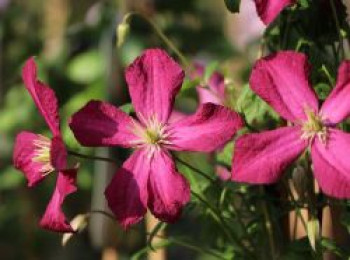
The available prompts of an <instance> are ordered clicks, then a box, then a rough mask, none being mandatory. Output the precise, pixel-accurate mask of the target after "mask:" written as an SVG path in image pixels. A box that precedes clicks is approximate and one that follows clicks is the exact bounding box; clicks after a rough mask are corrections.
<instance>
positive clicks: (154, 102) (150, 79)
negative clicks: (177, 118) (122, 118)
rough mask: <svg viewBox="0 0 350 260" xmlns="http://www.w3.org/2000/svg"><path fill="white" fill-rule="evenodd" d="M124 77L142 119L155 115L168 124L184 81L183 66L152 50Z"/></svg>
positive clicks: (158, 51) (165, 54)
mask: <svg viewBox="0 0 350 260" xmlns="http://www.w3.org/2000/svg"><path fill="white" fill-rule="evenodd" d="M125 76H126V81H127V83H128V85H129V92H130V96H131V100H132V103H133V105H134V107H135V111H136V112H137V114H138V115H140V120H143V119H144V118H145V119H147V118H150V117H152V116H156V117H157V118H158V121H159V122H166V121H167V119H168V117H169V115H170V113H171V110H172V107H173V103H174V98H175V95H176V94H177V92H178V91H179V89H180V87H181V84H182V81H183V78H184V72H183V70H182V69H181V67H180V66H179V65H178V64H177V63H176V62H175V61H174V60H173V59H172V58H171V57H169V55H168V54H167V53H166V52H165V51H163V50H160V49H149V50H146V51H145V52H144V53H143V55H142V56H140V57H139V58H137V59H136V60H135V61H134V62H133V63H132V64H131V65H130V66H129V67H128V68H127V70H126V74H125Z"/></svg>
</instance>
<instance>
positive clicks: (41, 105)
mask: <svg viewBox="0 0 350 260" xmlns="http://www.w3.org/2000/svg"><path fill="white" fill-rule="evenodd" d="M22 79H23V82H24V85H25V87H26V88H27V90H28V91H29V93H30V95H31V96H32V98H33V100H34V102H35V104H36V106H37V107H38V109H39V112H40V113H41V114H42V116H43V117H44V119H45V121H46V123H47V124H48V126H49V128H50V130H51V131H52V133H53V134H54V135H59V133H60V130H59V115H58V102H57V98H56V95H55V92H54V91H53V90H52V89H51V88H50V87H49V86H46V85H45V84H44V83H42V82H41V81H39V80H38V79H37V69H36V64H35V61H34V58H33V57H32V58H30V59H28V60H27V61H26V63H25V65H24V67H23V70H22Z"/></svg>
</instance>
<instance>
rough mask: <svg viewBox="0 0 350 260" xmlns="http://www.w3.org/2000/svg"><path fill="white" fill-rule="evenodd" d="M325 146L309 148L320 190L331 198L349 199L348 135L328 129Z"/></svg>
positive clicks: (349, 143)
mask: <svg viewBox="0 0 350 260" xmlns="http://www.w3.org/2000/svg"><path fill="white" fill-rule="evenodd" d="M328 134H329V135H328V140H327V143H326V144H322V143H321V142H320V140H319V139H318V138H316V139H315V141H314V143H313V145H312V146H311V158H312V163H313V169H314V175H315V178H316V179H317V181H318V183H319V185H320V188H321V190H322V191H323V192H324V193H325V194H327V195H329V196H332V197H336V198H340V199H342V198H350V160H349V151H350V134H347V133H344V132H343V131H340V130H337V129H330V130H329V132H328Z"/></svg>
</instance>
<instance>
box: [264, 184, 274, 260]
mask: <svg viewBox="0 0 350 260" xmlns="http://www.w3.org/2000/svg"><path fill="white" fill-rule="evenodd" d="M260 193H261V194H264V193H265V191H264V187H262V186H261V187H260ZM262 210H263V215H264V218H265V229H266V231H267V235H268V237H269V246H270V250H271V251H270V252H271V259H276V257H277V255H276V248H275V239H274V234H273V228H272V223H271V217H270V214H269V210H268V208H267V204H266V201H264V200H263V201H262Z"/></svg>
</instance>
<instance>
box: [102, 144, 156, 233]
mask: <svg viewBox="0 0 350 260" xmlns="http://www.w3.org/2000/svg"><path fill="white" fill-rule="evenodd" d="M149 173H150V158H149V157H148V156H147V153H146V151H145V150H142V149H141V150H136V151H134V153H133V154H132V155H131V156H130V157H129V159H128V160H127V161H125V162H124V164H123V166H122V168H120V169H119V170H118V171H117V172H116V174H115V175H114V176H113V179H112V181H111V182H110V184H109V185H108V187H107V189H106V191H105V196H106V199H107V202H108V206H109V208H110V209H111V210H112V211H113V213H114V215H115V216H116V218H117V220H118V221H119V223H120V224H121V225H122V227H123V228H124V229H127V228H128V227H129V226H130V225H133V224H136V223H137V222H139V221H140V220H141V219H142V218H143V216H144V215H145V213H146V210H147V201H148V192H147V182H148V176H149Z"/></svg>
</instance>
